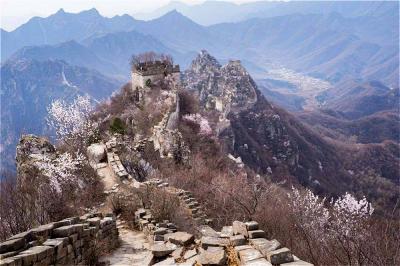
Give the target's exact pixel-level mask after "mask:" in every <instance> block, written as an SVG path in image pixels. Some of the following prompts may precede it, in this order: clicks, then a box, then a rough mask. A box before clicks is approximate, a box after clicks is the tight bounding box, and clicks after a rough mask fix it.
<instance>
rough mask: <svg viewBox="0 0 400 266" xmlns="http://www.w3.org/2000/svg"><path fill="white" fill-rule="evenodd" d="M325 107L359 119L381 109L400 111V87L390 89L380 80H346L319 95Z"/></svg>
mask: <svg viewBox="0 0 400 266" xmlns="http://www.w3.org/2000/svg"><path fill="white" fill-rule="evenodd" d="M318 97H319V98H320V99H321V101H323V102H325V103H324V105H323V108H325V109H332V110H335V111H338V112H340V113H342V114H343V115H344V116H346V117H348V118H351V119H357V118H361V117H363V116H367V115H371V114H374V113H377V112H381V111H393V112H396V111H397V112H398V111H399V104H400V102H399V88H394V89H390V88H389V87H386V86H385V85H383V84H382V83H381V82H379V81H371V82H367V83H363V84H359V83H357V82H351V81H349V82H346V83H344V84H339V85H337V86H335V87H333V88H331V89H328V90H327V91H324V92H323V93H322V94H321V95H319V96H318Z"/></svg>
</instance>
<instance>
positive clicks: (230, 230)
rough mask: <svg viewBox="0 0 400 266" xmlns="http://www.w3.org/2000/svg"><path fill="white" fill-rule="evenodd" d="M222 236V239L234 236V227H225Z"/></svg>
mask: <svg viewBox="0 0 400 266" xmlns="http://www.w3.org/2000/svg"><path fill="white" fill-rule="evenodd" d="M220 236H221V237H230V236H233V227H232V226H224V227H222V229H221V233H220Z"/></svg>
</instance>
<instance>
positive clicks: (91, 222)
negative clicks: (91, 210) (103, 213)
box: [86, 217, 101, 227]
mask: <svg viewBox="0 0 400 266" xmlns="http://www.w3.org/2000/svg"><path fill="white" fill-rule="evenodd" d="M100 221H101V218H100V217H93V218H89V219H87V220H86V222H87V223H89V226H94V227H99V226H100Z"/></svg>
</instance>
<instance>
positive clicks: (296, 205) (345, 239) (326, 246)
mask: <svg viewBox="0 0 400 266" xmlns="http://www.w3.org/2000/svg"><path fill="white" fill-rule="evenodd" d="M288 199H289V208H290V211H291V213H292V214H293V218H294V219H293V220H294V226H295V227H296V228H297V229H298V231H299V232H300V234H301V235H302V236H303V238H304V241H306V243H313V244H315V243H318V245H316V246H314V247H313V248H311V247H312V245H311V244H310V245H308V247H309V248H308V249H307V252H308V254H309V257H310V259H311V261H314V260H315V259H316V258H317V257H318V256H319V257H320V256H324V255H326V254H329V255H330V257H332V258H335V259H336V260H337V263H338V264H340V265H353V264H354V265H361V264H363V263H364V262H365V260H366V256H367V253H368V251H366V250H364V245H363V243H364V241H367V239H368V238H369V236H370V233H371V232H370V231H369V230H368V221H369V220H370V218H371V215H372V213H373V211H374V209H373V207H372V206H371V203H369V202H368V201H367V199H366V198H365V197H364V198H362V199H361V200H357V199H356V198H355V197H354V196H353V195H351V194H350V193H346V194H344V195H343V196H341V197H339V198H338V199H336V200H333V199H332V200H331V201H330V204H327V202H326V199H325V198H320V197H319V196H317V195H315V194H314V193H313V192H312V191H311V190H309V189H306V190H305V191H300V190H298V189H296V188H292V191H291V193H289V194H288ZM332 247H334V248H332Z"/></svg>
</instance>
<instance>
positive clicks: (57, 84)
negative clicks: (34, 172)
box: [1, 1, 399, 162]
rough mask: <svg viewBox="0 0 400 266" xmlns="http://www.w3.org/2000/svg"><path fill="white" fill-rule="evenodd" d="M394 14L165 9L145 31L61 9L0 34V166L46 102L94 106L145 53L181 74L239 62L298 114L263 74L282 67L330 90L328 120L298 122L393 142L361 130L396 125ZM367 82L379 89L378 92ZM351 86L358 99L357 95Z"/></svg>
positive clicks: (125, 20)
mask: <svg viewBox="0 0 400 266" xmlns="http://www.w3.org/2000/svg"><path fill="white" fill-rule="evenodd" d="M171 5H177V4H176V3H172V4H171ZM215 7H218V8H215ZM396 7H398V3H397V2H384V3H380V2H363V3H361V2H356V3H348V2H345V3H340V4H338V3H336V2H329V4H328V3H325V2H307V3H304V2H302V3H290V4H288V3H284V2H274V3H266V2H262V3H252V4H245V5H235V4H229V3H225V2H215V1H213V2H209V1H207V2H205V3H204V4H202V5H198V6H196V5H195V6H190V7H189V6H187V7H185V8H188V9H187V10H183V9H182V8H181V7H179V8H178V7H176V9H177V10H179V11H180V12H182V13H184V14H185V15H186V16H185V15H182V14H181V13H180V12H178V11H176V10H168V8H166V9H165V11H166V12H167V11H168V12H167V13H166V12H164V11H162V12H161V13H162V14H163V15H162V16H161V17H157V18H155V19H153V20H150V21H142V20H137V19H134V18H133V17H131V16H129V15H122V16H114V17H112V18H107V17H103V16H102V15H100V14H99V12H98V11H97V10H96V9H91V10H87V11H83V12H80V13H77V14H73V13H67V12H65V11H64V10H62V9H60V10H59V11H58V12H57V13H55V14H53V15H51V16H49V17H46V18H40V17H34V18H32V19H30V20H29V21H28V22H27V23H25V24H23V25H21V26H20V27H18V28H17V29H15V30H14V31H11V32H7V31H4V30H1V55H2V58H1V60H2V66H1V76H2V78H1V97H2V107H1V108H2V114H1V119H2V120H1V122H2V139H1V153H2V158H5V159H3V161H6V160H7V158H11V157H13V155H12V154H14V152H13V149H14V144H15V142H16V140H17V138H18V137H19V134H21V133H22V132H31V133H39V134H40V133H43V132H42V131H41V130H43V128H44V126H45V125H44V124H43V117H44V115H45V111H46V109H45V108H46V107H47V105H48V104H49V102H50V101H51V100H52V99H56V98H67V99H69V98H71V97H73V96H75V95H76V94H79V93H89V94H90V95H91V96H93V97H94V98H95V99H104V98H106V97H108V96H110V94H111V93H112V92H113V91H114V90H115V89H116V88H118V86H119V85H120V84H122V82H126V81H127V80H129V60H130V57H131V55H132V54H137V53H141V52H145V51H149V50H153V51H155V52H159V53H168V54H171V55H172V56H173V57H174V59H175V61H176V62H177V63H179V64H180V65H181V68H182V69H184V68H186V67H187V66H188V65H189V62H190V61H191V59H192V58H194V56H195V54H197V52H198V51H199V50H201V49H207V50H208V51H210V53H212V54H214V55H216V57H217V58H218V60H220V61H221V62H226V61H227V60H228V59H230V58H235V59H241V60H242V63H243V65H245V66H246V67H247V69H248V70H249V72H250V73H251V74H254V76H257V78H260V80H259V85H261V86H260V90H261V91H262V92H263V94H264V95H265V96H266V97H267V98H268V99H269V100H271V101H272V102H273V103H274V104H277V105H280V106H282V107H284V108H286V109H288V110H290V111H301V110H302V107H303V104H304V101H305V99H304V98H303V97H302V96H298V95H288V94H285V93H283V92H282V91H280V89H281V88H284V87H285V86H286V87H287V86H289V87H290V86H293V85H292V84H290V83H285V82H284V81H277V80H273V79H268V78H266V77H265V76H264V74H265V73H266V72H267V71H270V70H271V69H272V68H274V67H286V68H289V69H293V70H295V71H298V72H301V73H303V74H304V75H310V76H315V77H318V78H320V79H322V80H328V81H330V82H331V83H332V84H333V86H332V87H333V88H332V89H330V90H328V91H325V92H323V93H322V94H320V95H318V99H319V100H321V102H325V105H324V108H326V109H327V110H325V111H323V112H320V111H319V110H316V111H315V112H312V117H311V116H310V115H305V116H304V117H303V121H306V122H310V121H313V122H312V123H316V124H318V125H320V129H321V130H324V131H326V130H328V131H329V132H328V133H329V134H330V133H331V132H332V127H325V126H323V124H329V125H340V126H338V127H339V129H338V130H337V131H335V130H334V131H333V132H336V133H338V134H339V135H341V136H348V135H349V134H355V135H357V136H359V140H360V141H361V140H362V142H365V143H371V142H381V141H383V140H385V139H392V140H394V139H395V138H396V137H397V136H398V135H397V133H396V132H398V131H395V130H394V131H393V130H392V131H390V132H385V133H382V134H381V135H379V136H377V137H373V136H372V134H373V133H365V130H364V129H365V128H370V129H371V131H368V132H377V130H378V128H377V127H376V126H375V125H390V128H394V126H393V125H396V124H395V123H396V120H395V119H394V116H393V115H392V114H393V110H392V109H393V108H392V107H390V106H393V104H396V103H397V102H396V101H393V97H396V96H397V97H398V90H396V88H398V77H399V74H398V73H399V62H398V57H399V50H398V43H399V32H398V21H399V18H398V13H397V12H396V11H397V9H396ZM211 8H213V10H211ZM189 9H190V10H192V11H190V10H189ZM317 11H318V12H317ZM161 13H160V14H161ZM194 14H197V15H194ZM204 14H208V15H209V16H205V15H204ZM192 19H193V20H194V21H193V20H192ZM195 21H196V22H197V23H196V22H195ZM199 23H201V24H204V25H210V24H215V23H219V24H215V25H212V26H204V25H201V24H199ZM63 73H64V74H63ZM255 74H257V75H255ZM63 75H64V76H63ZM64 77H65V80H64ZM349 79H352V80H356V82H355V85H354V84H353V85H354V86H353V85H351V86H347V85H346V86H344V85H343V84H346V82H347V81H348V80H349ZM372 80H378V81H379V82H381V83H380V84H381V85H379V86H383V87H384V88H385V89H384V91H381V90H380V89H379V88H378V87H379V86H378V87H376V86H375V85H376V84H375V85H371V84H372V83H370V82H371V81H372ZM260 82H261V83H260ZM368 82H369V83H368ZM71 84H72V85H71ZM360 84H361V85H360ZM362 84H364V85H362ZM365 84H370V85H365ZM357 86H361V87H360V88H358V91H359V92H360V93H359V94H354V90H356V88H357ZM363 86H364V87H363ZM365 86H366V87H365ZM371 86H372V87H374V89H372V90H371ZM375 87H376V88H375ZM286 89H287V88H286ZM289 89H293V90H295V89H296V88H295V87H293V88H289ZM396 93H397V94H396ZM3 99H7V101H6V102H5V101H4V100H3ZM349 99H351V100H349ZM355 103H356V105H354V106H353V104H355ZM355 106H357V107H355ZM352 107H353V110H352ZM391 108H392V109H391ZM337 110H338V111H340V112H341V113H339V112H337ZM388 112H389V113H388ZM333 114H334V115H333ZM369 117H371V120H369V119H370V118H369ZM377 119H378V120H379V119H382V120H379V121H381V123H378V122H376V121H377ZM327 121H335V123H331V124H330V123H327ZM370 121H375V122H374V123H371V122H370ZM310 123H311V122H310ZM354 123H355V124H354ZM349 128H351V129H349ZM355 128H359V129H360V130H358V131H357V130H356V129H355ZM362 130H364V131H362ZM361 131H362V132H361ZM354 132H356V133H354ZM357 132H358V133H357ZM325 133H326V132H325ZM328 133H327V134H326V135H329V134H328ZM3 155H4V156H3ZM12 161H13V160H11V162H12Z"/></svg>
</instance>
